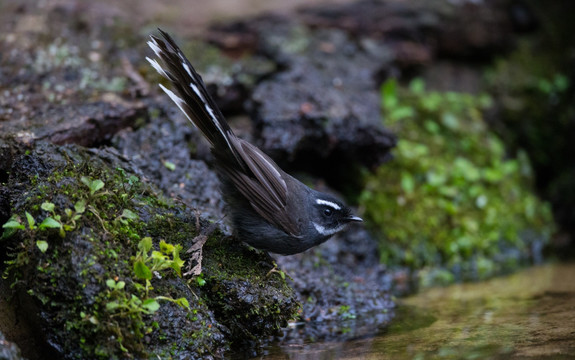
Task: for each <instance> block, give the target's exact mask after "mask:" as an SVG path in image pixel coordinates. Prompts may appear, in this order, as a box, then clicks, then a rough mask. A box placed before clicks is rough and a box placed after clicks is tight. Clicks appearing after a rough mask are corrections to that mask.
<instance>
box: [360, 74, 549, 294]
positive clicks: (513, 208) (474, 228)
mask: <svg viewBox="0 0 575 360" xmlns="http://www.w3.org/2000/svg"><path fill="white" fill-rule="evenodd" d="M491 102H492V101H491V98H490V97H489V96H486V95H478V96H476V95H470V94H462V93H455V92H435V91H427V90H426V89H425V84H424V82H423V81H422V80H419V79H416V80H414V81H412V82H411V84H410V85H409V86H408V87H400V86H398V84H397V83H396V81H395V80H389V81H387V82H386V83H385V84H384V85H383V86H382V105H383V111H384V117H385V121H386V126H387V127H389V128H390V129H392V130H393V131H394V132H395V133H396V134H397V135H398V137H399V139H400V140H399V142H398V146H397V149H396V151H395V153H394V154H395V159H394V160H393V161H392V162H390V163H388V164H385V165H383V166H381V167H380V168H379V169H378V170H377V171H376V173H375V174H369V175H367V177H366V186H365V190H364V191H363V193H362V195H361V197H360V204H361V206H362V207H363V209H364V212H365V217H366V218H368V219H369V221H370V223H371V224H372V226H373V227H374V228H375V230H376V231H377V232H378V233H379V234H380V235H381V236H380V238H381V246H380V250H381V261H382V262H384V263H387V264H390V265H407V266H410V267H412V268H416V269H420V270H422V274H427V275H428V277H429V276H431V277H434V279H433V280H429V279H427V280H426V279H423V280H424V282H437V281H440V282H444V283H445V282H452V281H453V280H454V279H456V278H460V277H463V278H466V277H467V278H469V275H471V277H473V278H485V277H488V276H491V275H493V274H495V273H499V272H501V271H502V270H506V269H509V268H514V267H517V266H518V265H519V263H520V262H521V260H522V259H525V258H528V257H529V252H530V250H531V249H530V245H532V242H534V241H536V242H538V243H539V244H541V243H545V242H547V241H548V239H549V236H550V234H551V232H552V230H553V220H552V216H551V211H550V208H549V206H548V205H547V204H546V203H543V202H542V201H540V200H539V199H538V198H537V197H536V196H535V195H534V194H533V193H532V191H531V183H532V172H531V167H530V164H529V161H528V159H527V156H526V155H525V154H524V153H523V152H519V153H518V155H517V157H516V158H509V157H507V156H506V152H505V146H504V144H503V143H502V141H501V140H500V139H499V138H498V137H497V136H495V135H494V134H493V133H492V132H490V131H489V130H488V128H487V126H486V124H485V123H484V121H483V115H482V112H483V110H485V109H487V108H488V107H489V106H490V105H491ZM526 230H529V233H530V234H537V236H529V237H527V236H522V235H524V234H525V232H526ZM502 253H507V254H509V256H507V257H506V258H505V259H503V258H502V256H501V254H502ZM462 273H463V274H462ZM464 273H467V274H468V275H465V274H464Z"/></svg>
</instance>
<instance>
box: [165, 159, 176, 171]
mask: <svg viewBox="0 0 575 360" xmlns="http://www.w3.org/2000/svg"><path fill="white" fill-rule="evenodd" d="M164 166H165V167H166V169H168V170H170V171H174V170H176V164H174V163H173V162H171V161H167V160H166V161H164Z"/></svg>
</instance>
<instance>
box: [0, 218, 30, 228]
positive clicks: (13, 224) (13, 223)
mask: <svg viewBox="0 0 575 360" xmlns="http://www.w3.org/2000/svg"><path fill="white" fill-rule="evenodd" d="M2 227H3V228H4V229H20V230H24V229H26V227H25V226H24V225H22V224H20V222H19V221H16V220H14V219H12V220H8V222H7V223H6V224H4V225H2Z"/></svg>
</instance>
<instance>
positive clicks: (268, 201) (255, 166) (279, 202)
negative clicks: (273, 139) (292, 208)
mask: <svg viewBox="0 0 575 360" xmlns="http://www.w3.org/2000/svg"><path fill="white" fill-rule="evenodd" d="M231 141H232V146H234V147H235V148H236V149H237V152H238V154H239V156H240V157H241V158H242V160H244V162H245V163H246V165H247V167H248V168H249V173H251V174H249V173H246V172H242V171H238V170H237V169H236V168H234V167H231V166H226V165H225V163H224V165H223V166H222V165H221V164H220V167H221V168H222V169H223V171H224V172H225V174H226V175H227V177H228V178H229V179H230V180H231V181H232V183H233V185H234V186H235V187H236V188H237V189H238V190H239V192H240V193H241V194H242V195H243V196H244V197H245V198H246V199H247V200H248V201H249V202H250V204H251V206H252V208H253V209H254V210H255V211H256V212H257V213H258V214H259V215H260V216H261V217H263V218H264V219H265V220H267V221H268V222H269V223H270V224H272V225H274V226H276V227H278V228H280V229H282V230H283V231H285V232H286V233H288V234H290V235H292V236H297V235H298V234H299V227H298V224H297V223H296V222H294V221H291V220H290V219H291V217H289V216H286V208H287V201H288V187H287V184H286V182H285V179H284V174H285V173H284V172H283V171H281V170H280V169H279V167H278V166H277V165H276V164H275V162H274V161H273V160H272V159H270V158H269V157H268V156H267V155H266V154H264V153H263V152H262V151H261V150H259V149H258V148H257V147H255V146H254V145H252V144H250V143H248V142H247V141H245V140H242V139H239V138H237V137H234V138H233V139H231ZM216 156H217V154H216Z"/></svg>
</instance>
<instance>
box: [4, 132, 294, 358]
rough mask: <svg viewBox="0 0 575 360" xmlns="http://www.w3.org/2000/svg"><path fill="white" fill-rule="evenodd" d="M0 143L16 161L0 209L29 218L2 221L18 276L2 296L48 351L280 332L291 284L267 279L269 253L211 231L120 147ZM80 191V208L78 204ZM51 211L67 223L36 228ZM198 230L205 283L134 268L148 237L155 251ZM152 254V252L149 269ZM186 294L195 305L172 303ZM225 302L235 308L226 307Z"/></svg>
mask: <svg viewBox="0 0 575 360" xmlns="http://www.w3.org/2000/svg"><path fill="white" fill-rule="evenodd" d="M0 145H1V146H0V149H4V151H7V150H6V149H10V150H11V154H12V156H13V158H12V161H11V162H10V163H9V165H10V167H9V168H3V169H1V170H2V172H3V173H6V174H8V179H7V181H6V184H5V186H6V188H7V189H8V190H7V191H6V192H5V193H4V195H5V196H7V198H8V201H6V202H3V204H4V205H8V207H9V209H3V213H8V214H10V215H11V219H12V221H13V222H14V221H16V222H19V223H20V224H23V227H24V228H23V229H17V230H15V231H10V230H7V229H4V230H5V232H4V235H3V236H2V240H1V241H0V249H1V252H0V253H2V254H6V253H7V254H8V255H7V259H6V260H11V261H10V262H3V263H2V267H1V268H0V270H1V271H3V273H4V274H7V275H8V277H7V278H5V279H3V280H2V281H3V282H8V283H11V284H13V287H10V291H11V294H6V295H12V296H15V297H17V298H18V302H19V303H20V304H21V307H22V309H20V310H19V311H22V312H23V313H25V314H28V315H29V317H30V319H29V321H32V322H34V323H36V324H37V326H35V327H34V328H36V329H41V330H40V333H41V334H42V337H43V339H42V340H41V341H42V345H41V346H45V347H47V348H48V349H49V350H48V351H49V353H51V354H53V355H50V356H53V357H57V358H94V357H96V356H104V357H122V356H127V355H128V354H129V355H130V356H135V357H143V356H147V355H149V354H157V355H158V356H163V355H166V354H171V356H186V357H190V358H206V357H208V358H210V357H214V356H218V355H221V354H222V353H223V351H224V350H226V349H228V348H229V347H230V344H236V343H241V342H242V340H243V339H244V338H246V337H249V338H252V339H259V338H261V337H264V338H265V337H268V336H270V335H273V334H275V333H277V332H278V330H279V328H280V326H283V325H285V324H286V323H287V321H288V320H289V319H291V318H292V317H293V316H294V315H295V313H296V311H297V309H298V303H297V302H296V301H295V298H294V297H293V292H292V290H291V289H290V288H289V287H287V286H286V284H285V281H283V280H282V279H281V278H275V279H271V280H268V279H267V278H266V277H265V276H266V274H267V271H268V269H267V266H263V265H258V263H260V262H262V261H265V259H266V257H265V256H264V255H262V254H260V253H254V252H251V251H249V250H247V249H246V248H245V246H244V245H242V244H241V243H239V242H238V241H236V240H231V239H225V238H224V237H223V235H222V233H221V231H218V230H217V229H216V231H214V229H212V230H209V231H207V230H206V229H207V228H208V227H210V228H211V227H212V226H210V225H209V223H208V222H207V221H206V220H204V219H202V218H200V217H199V214H196V215H194V212H193V211H191V210H190V209H187V208H186V207H185V206H183V205H181V204H174V203H171V202H170V201H168V200H167V199H165V198H163V197H162V196H161V195H159V194H158V192H157V190H155V189H154V188H153V187H152V186H150V185H148V184H146V183H144V182H143V181H142V177H141V175H140V174H141V172H139V171H138V170H137V169H136V168H135V167H134V166H133V165H132V164H130V163H128V162H127V161H126V160H125V159H123V158H122V157H121V156H118V155H116V154H115V153H114V152H113V151H109V150H105V149H104V150H95V149H94V150H91V149H84V148H82V147H78V146H75V145H66V146H56V145H52V144H48V143H45V142H36V143H32V144H27V145H22V144H20V143H18V142H17V141H15V140H11V139H8V140H3V141H1V142H0ZM83 177H85V178H83ZM87 180H90V181H92V180H100V181H102V182H103V187H101V189H99V190H96V191H94V190H93V189H92V190H91V188H90V187H88V185H87V184H86V182H87ZM79 201H83V202H84V207H85V210H78V202H79ZM45 202H50V203H51V204H53V208H54V209H53V210H47V208H45V205H42V204H44V203H45ZM127 210H129V211H130V212H129V213H128V215H125V214H126V211H127ZM48 217H51V218H52V219H56V221H58V222H60V224H62V225H61V226H60V231H58V228H56V229H54V228H45V229H42V228H41V226H40V224H42V223H43V222H44V221H45V220H46V219H47V218H48ZM32 218H33V219H35V220H34V222H35V225H34V223H33V225H30V219H32ZM53 222H54V220H53ZM200 234H204V235H203V236H207V237H208V241H207V243H206V245H205V248H204V251H203V264H204V271H203V275H202V277H200V278H201V279H203V280H202V282H200V281H198V280H197V279H196V278H192V279H191V283H188V281H187V280H186V279H183V278H180V277H178V276H175V275H174V272H173V271H172V270H171V269H164V270H162V269H161V268H157V269H155V270H154V271H153V272H152V278H151V279H150V283H149V284H146V283H145V282H144V280H143V279H142V278H141V275H138V273H137V272H136V270H135V269H136V267H135V266H136V265H135V261H136V260H135V259H138V258H142V256H144V255H142V254H141V251H142V249H141V247H140V245H139V243H140V240H141V239H142V238H143V237H145V236H149V237H151V239H152V242H153V246H154V248H153V249H154V250H155V251H159V250H161V248H162V245H161V241H165V242H166V243H168V244H173V245H174V246H176V245H180V246H181V247H182V248H183V249H188V248H190V247H191V246H192V244H193V243H194V242H195V241H197V240H196V239H198V237H197V236H198V235H200ZM41 242H45V244H46V245H45V246H46V249H44V250H42V248H41V245H40V243H41ZM181 253H182V255H181V256H182V257H184V258H185V253H183V252H181ZM158 254H159V252H158ZM170 254H172V255H170ZM145 256H150V255H149V254H148V255H145ZM156 256H157V255H156ZM165 256H167V258H171V257H172V256H173V253H168V254H166V255H165ZM142 261H144V260H142ZM154 262H155V260H153V258H148V259H147V260H145V263H146V264H147V265H148V266H149V267H152V266H153V263H154ZM152 269H153V267H152ZM110 282H112V286H113V285H114V284H119V283H120V282H123V285H122V287H121V288H113V287H111V285H109V283H110ZM264 283H265V286H264V285H263V284H264ZM3 285H6V284H3ZM3 288H8V287H7V286H4V287H3ZM3 295H4V294H3ZM158 296H159V298H158ZM181 298H184V299H187V301H188V302H189V304H190V308H183V307H180V306H177V305H176V304H175V303H174V300H175V299H181ZM154 299H156V300H154ZM162 299H164V300H162ZM165 299H172V301H166V300H165ZM233 299H237V300H236V301H233ZM152 300H154V301H157V302H159V303H160V307H159V309H158V310H157V311H155V312H153V311H152V312H148V311H146V310H145V309H146V308H145V306H143V305H142V304H146V301H152ZM110 306H113V307H110ZM223 309H225V311H226V312H228V313H229V314H232V313H233V314H238V315H239V316H234V317H232V316H226V315H225V314H226V313H224V310H223ZM250 311H251V313H252V315H251V316H244V315H247V314H248V313H249V312H250ZM282 314H283V315H282ZM22 321H24V319H22ZM236 329H242V331H241V332H238V331H236ZM256 343H257V342H253V343H252V344H251V345H252V346H253V345H254V344H256Z"/></svg>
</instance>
